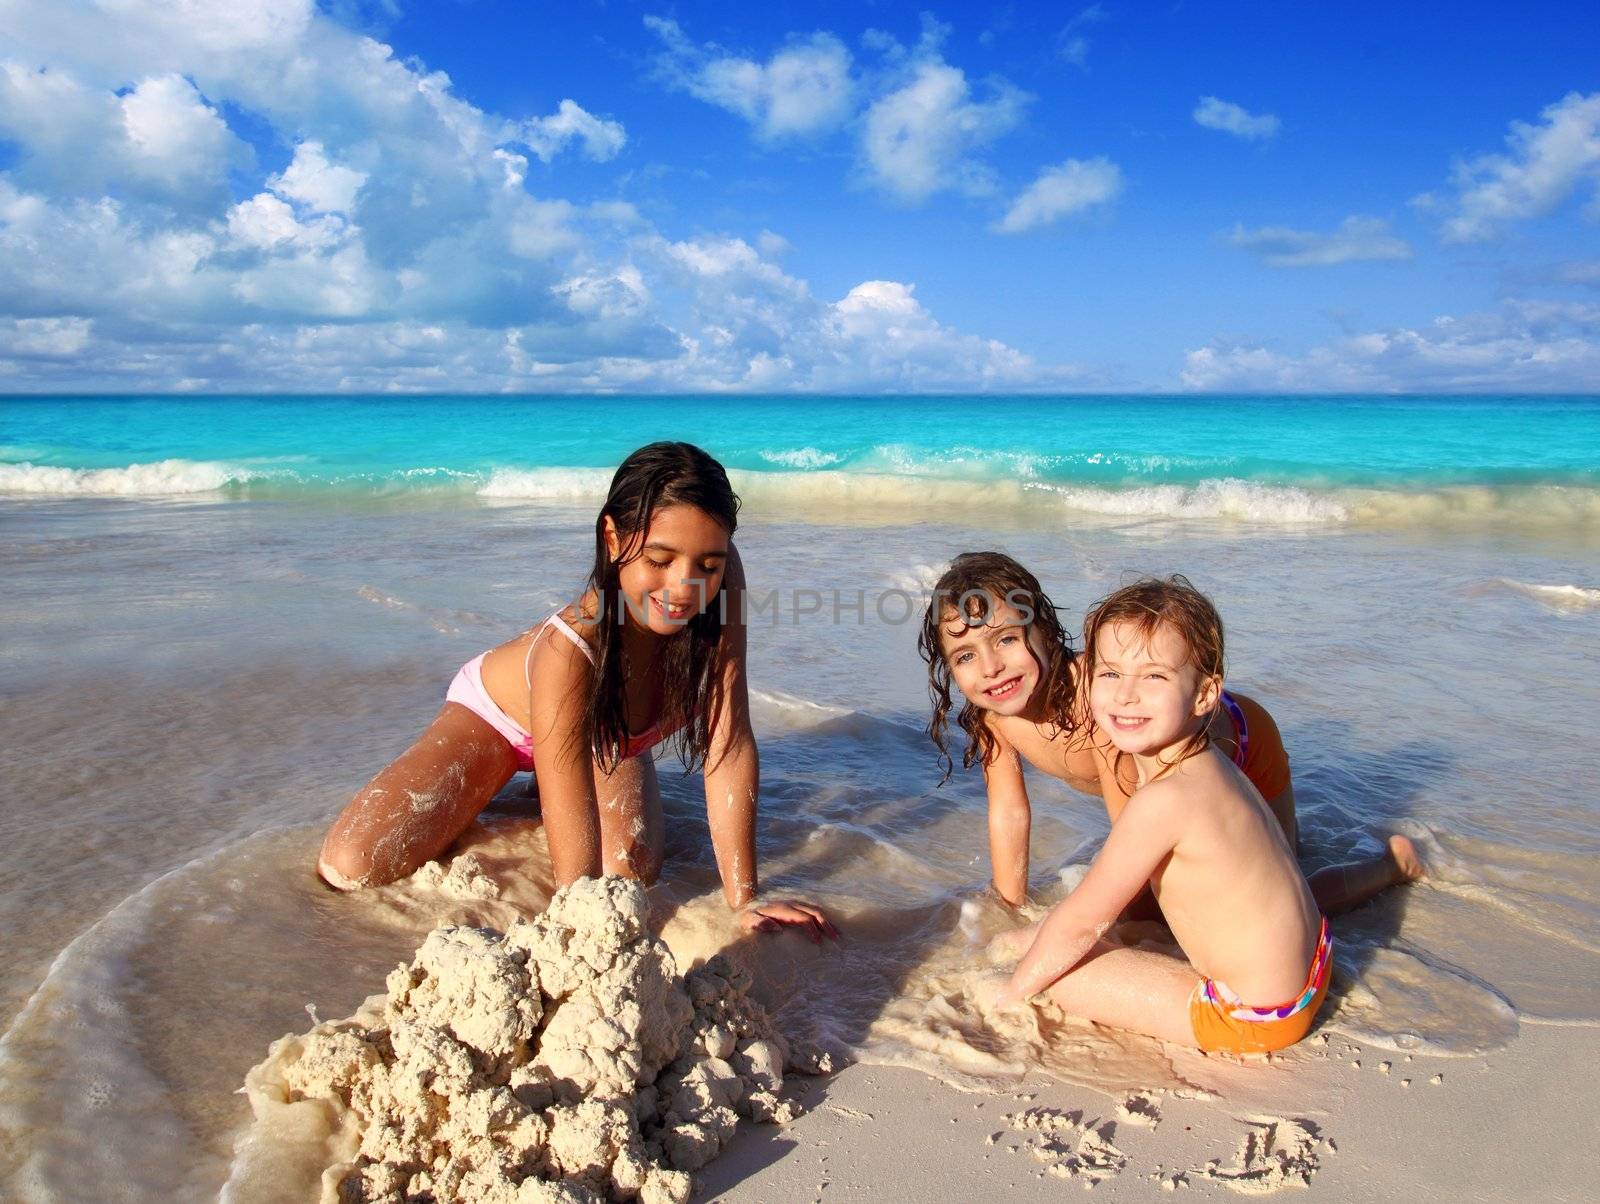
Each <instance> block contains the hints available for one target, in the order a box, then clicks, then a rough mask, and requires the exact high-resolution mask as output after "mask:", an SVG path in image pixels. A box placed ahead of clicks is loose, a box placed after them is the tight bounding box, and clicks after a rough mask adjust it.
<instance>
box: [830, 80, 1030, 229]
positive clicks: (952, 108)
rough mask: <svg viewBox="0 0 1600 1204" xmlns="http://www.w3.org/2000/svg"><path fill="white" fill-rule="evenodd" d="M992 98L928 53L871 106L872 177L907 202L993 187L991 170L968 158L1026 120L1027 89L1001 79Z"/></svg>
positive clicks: (867, 131)
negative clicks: (980, 96)
mask: <svg viewBox="0 0 1600 1204" xmlns="http://www.w3.org/2000/svg"><path fill="white" fill-rule="evenodd" d="M991 91H992V93H993V94H992V95H991V96H990V98H989V99H987V100H982V101H980V100H975V99H973V96H972V89H971V87H970V85H969V84H968V83H967V77H966V75H965V74H964V73H963V72H962V71H961V69H960V68H958V67H952V66H951V65H950V64H948V63H946V62H944V61H942V60H939V59H931V60H930V59H925V60H923V61H921V62H918V63H916V64H915V65H914V66H913V67H912V68H911V70H910V78H909V79H907V80H906V82H904V83H903V84H901V85H900V86H899V87H897V88H896V89H895V90H893V91H891V92H889V93H888V94H887V95H884V96H882V97H880V98H879V99H878V100H876V101H874V102H873V103H872V105H871V106H870V107H869V108H868V109H867V111H866V115H865V119H864V123H863V132H862V152H863V154H864V155H865V159H866V167H867V170H868V174H869V178H870V179H871V180H872V181H873V183H875V184H877V185H878V186H879V187H880V188H882V189H884V190H885V191H887V192H889V193H890V194H892V195H894V196H896V197H898V198H899V199H901V200H904V201H911V202H915V201H922V200H925V199H927V198H928V197H929V196H931V195H933V194H934V193H936V192H940V191H943V190H946V189H958V190H961V191H964V192H968V193H971V194H977V195H982V194H985V193H988V192H991V191H993V182H992V173H990V172H989V170H988V169H987V168H986V167H985V166H984V165H983V164H982V163H980V162H979V161H977V160H975V159H973V158H972V157H971V155H972V152H974V151H977V150H979V149H981V148H982V147H984V146H987V145H988V144H989V143H990V142H993V141H994V140H995V139H996V138H998V137H1000V136H1001V135H1002V134H1006V133H1009V132H1010V131H1011V130H1012V129H1014V128H1015V127H1016V125H1017V123H1018V122H1019V121H1021V119H1022V112H1023V109H1024V108H1025V107H1026V105H1027V102H1028V99H1029V98H1028V96H1027V94H1026V93H1023V92H1021V91H1018V90H1017V89H1016V88H1014V87H1012V86H1011V85H1010V84H1008V83H1006V82H1005V81H1003V80H1000V81H996V82H995V83H994V84H993V85H992V87H991Z"/></svg>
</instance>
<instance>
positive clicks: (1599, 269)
mask: <svg viewBox="0 0 1600 1204" xmlns="http://www.w3.org/2000/svg"><path fill="white" fill-rule="evenodd" d="M1556 274H1557V277H1558V278H1559V279H1560V280H1561V282H1562V283H1563V284H1587V285H1590V286H1592V287H1595V288H1600V259H1574V260H1571V261H1569V262H1567V263H1564V264H1562V265H1561V266H1560V268H1559V269H1558V270H1557V273H1556Z"/></svg>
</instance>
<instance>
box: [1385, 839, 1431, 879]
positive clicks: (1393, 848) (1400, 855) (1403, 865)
mask: <svg viewBox="0 0 1600 1204" xmlns="http://www.w3.org/2000/svg"><path fill="white" fill-rule="evenodd" d="M1389 859H1390V860H1391V861H1393V862H1394V864H1395V868H1396V869H1397V870H1398V871H1399V872H1400V875H1401V876H1400V879H1399V880H1400V881H1401V882H1415V881H1416V880H1417V879H1418V878H1425V877H1427V874H1428V869H1427V867H1426V866H1425V865H1423V864H1422V858H1421V857H1419V856H1417V846H1416V845H1414V844H1412V843H1411V841H1410V840H1409V839H1408V838H1407V837H1404V836H1400V835H1395V836H1391V837H1389Z"/></svg>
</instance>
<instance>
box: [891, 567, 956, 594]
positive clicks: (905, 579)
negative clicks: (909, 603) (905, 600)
mask: <svg viewBox="0 0 1600 1204" xmlns="http://www.w3.org/2000/svg"><path fill="white" fill-rule="evenodd" d="M948 567H949V566H948V565H945V564H927V563H925V562H924V563H918V564H914V565H912V566H911V567H910V568H907V569H896V570H894V571H892V572H889V573H887V574H885V576H884V583H885V584H886V585H888V587H889V588H890V589H901V590H905V591H906V593H908V594H932V593H933V587H934V586H935V585H937V584H938V583H939V578H940V577H941V576H942V575H943V574H944V571H945V569H946V568H948Z"/></svg>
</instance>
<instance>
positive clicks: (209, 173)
mask: <svg viewBox="0 0 1600 1204" xmlns="http://www.w3.org/2000/svg"><path fill="white" fill-rule="evenodd" d="M0 137H5V138H8V139H9V140H11V141H13V142H15V143H16V144H17V145H18V147H19V148H20V150H21V152H22V162H21V163H20V164H19V165H18V167H17V168H16V169H14V172H15V174H16V175H17V177H18V178H20V179H22V180H25V181H27V182H28V183H30V184H33V185H37V186H39V187H43V188H46V189H49V190H51V191H57V192H65V193H70V194H72V195H76V196H93V195H99V194H101V193H103V192H104V191H105V190H106V189H108V188H109V187H111V185H112V183H113V181H114V182H115V183H116V185H117V188H118V190H119V191H120V192H122V193H124V194H127V195H131V196H135V197H139V198H146V199H155V200H160V201H162V202H164V203H167V204H176V205H179V206H181V207H184V208H190V209H192V208H194V207H196V206H202V205H204V204H207V203H210V202H213V201H215V200H216V199H217V198H219V197H220V196H221V195H222V191H223V187H224V184H225V180H226V173H227V170H228V168H229V167H230V166H233V165H237V164H241V163H243V162H245V161H246V160H247V159H248V157H249V156H248V150H247V148H246V147H245V146H244V144H243V143H241V142H240V141H239V140H238V139H237V138H236V137H234V135H233V134H232V133H231V132H230V131H229V130H228V127H227V124H226V123H225V122H224V121H223V120H222V117H221V116H220V115H219V114H218V112H217V111H216V109H215V108H213V107H212V106H211V105H209V104H207V103H206V101H205V99H204V98H203V97H202V96H201V95H200V93H199V92H198V91H197V90H196V89H195V87H194V85H193V84H192V83H190V82H189V80H187V79H186V78H184V77H183V76H181V75H178V74H164V75H153V76H138V77H135V78H132V79H130V80H128V81H126V82H125V84H124V86H123V88H122V89H120V90H118V91H113V90H109V89H100V88H95V87H89V86H86V85H85V84H84V83H83V81H82V80H81V79H79V78H78V77H77V76H75V75H74V74H73V73H72V72H71V71H67V70H60V69H52V70H40V69H38V68H36V67H33V66H30V65H26V64H24V63H21V62H19V61H17V60H16V59H11V60H9V61H6V62H3V63H0Z"/></svg>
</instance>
